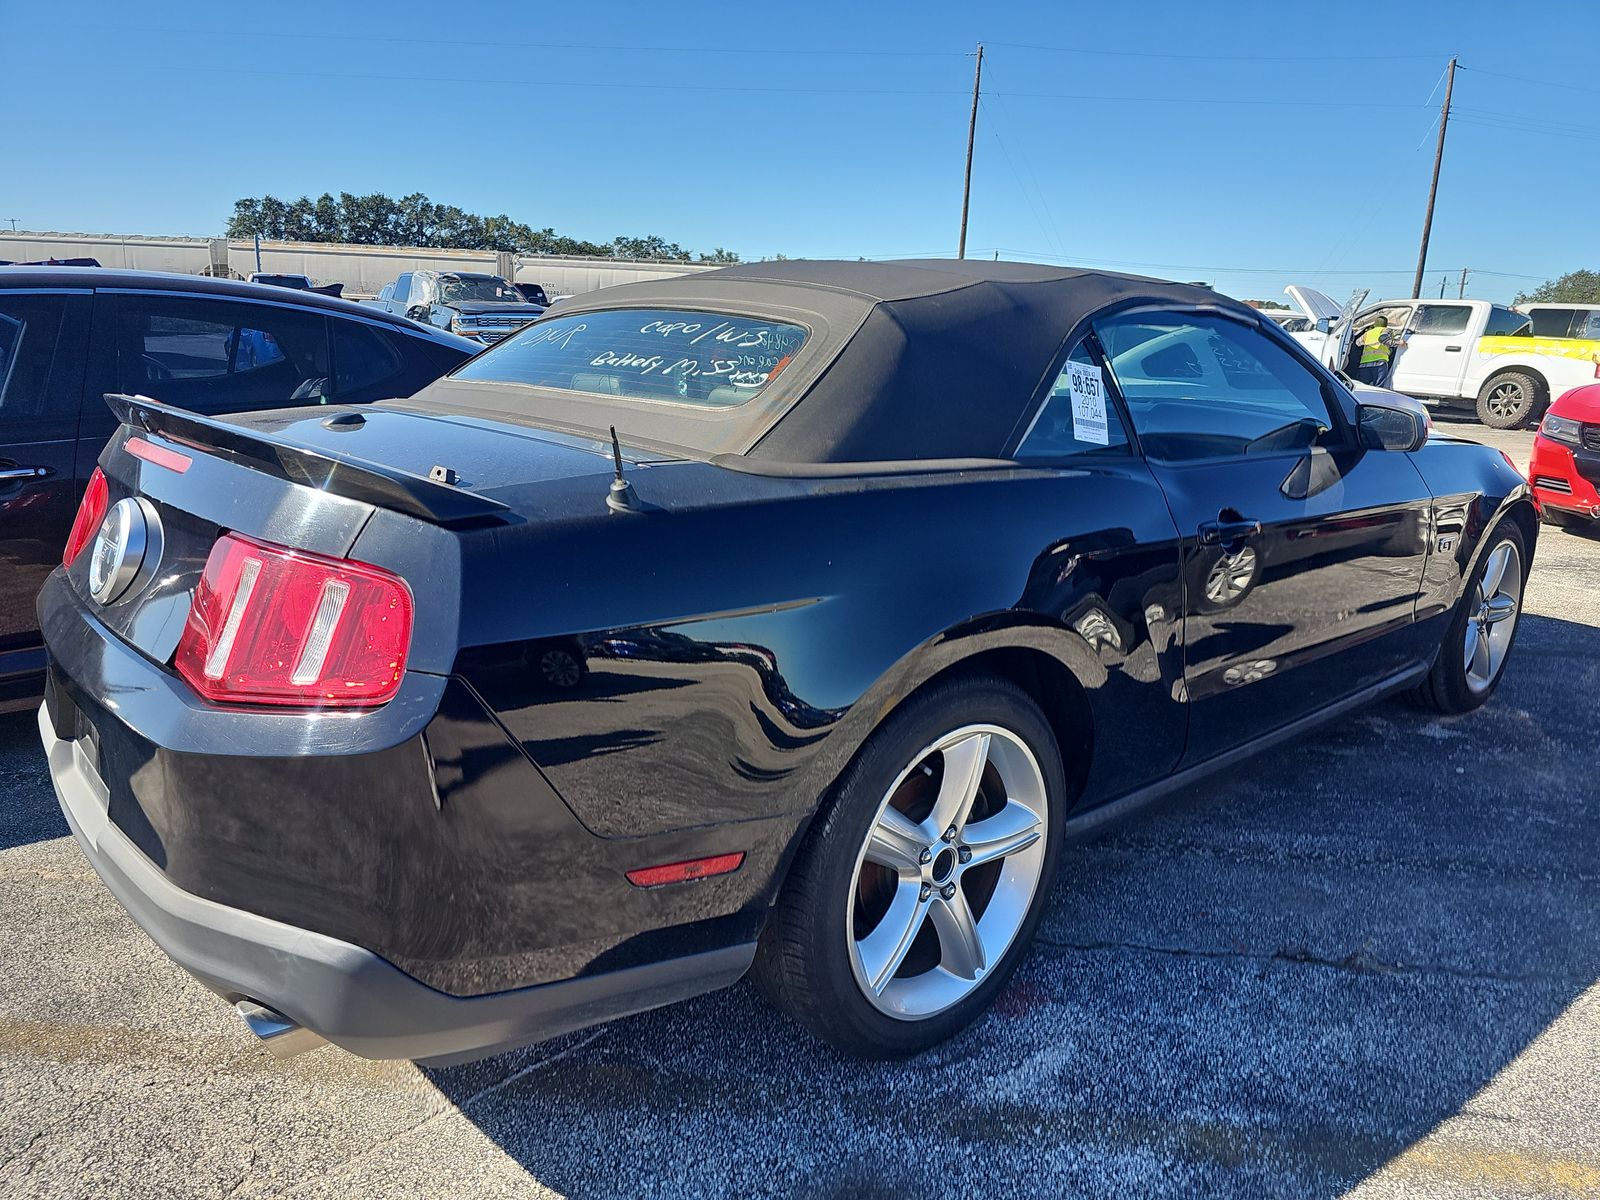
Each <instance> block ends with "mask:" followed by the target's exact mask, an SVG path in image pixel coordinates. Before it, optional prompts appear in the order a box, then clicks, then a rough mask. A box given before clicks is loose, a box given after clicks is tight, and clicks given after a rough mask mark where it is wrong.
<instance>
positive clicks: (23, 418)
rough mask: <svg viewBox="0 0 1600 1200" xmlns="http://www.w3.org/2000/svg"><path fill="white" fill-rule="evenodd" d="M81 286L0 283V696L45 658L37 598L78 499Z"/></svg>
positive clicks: (85, 318)
mask: <svg viewBox="0 0 1600 1200" xmlns="http://www.w3.org/2000/svg"><path fill="white" fill-rule="evenodd" d="M89 308H90V294H89V292H87V291H66V290H62V291H57V290H50V291H43V290H41V291H21V290H9V289H8V290H6V291H0V706H3V705H4V703H5V701H6V699H7V695H6V687H7V682H8V680H15V679H16V678H17V677H18V676H21V675H24V674H30V673H33V672H36V671H38V670H39V669H40V668H41V667H42V666H43V651H42V650H41V649H40V648H39V628H38V625H37V623H36V621H35V618H34V609H33V602H34V598H35V597H36V596H37V595H38V594H39V588H40V587H41V586H42V585H43V583H44V578H45V576H46V575H48V574H49V573H50V571H51V569H52V568H54V567H56V566H58V565H59V564H60V562H61V550H62V547H63V546H65V545H66V541H67V532H68V531H69V530H70V529H71V528H72V517H73V513H74V512H75V511H76V509H77V504H78V494H79V491H80V487H79V480H78V478H77V475H76V472H75V470H74V461H73V460H74V452H75V449H76V445H77V437H78V406H79V402H80V400H81V397H82V394H83V360H84V348H85V343H86V342H87V340H88V326H89Z"/></svg>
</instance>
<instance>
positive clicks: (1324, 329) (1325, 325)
mask: <svg viewBox="0 0 1600 1200" xmlns="http://www.w3.org/2000/svg"><path fill="white" fill-rule="evenodd" d="M1317 332H1318V333H1332V332H1333V322H1332V321H1331V320H1329V319H1328V318H1327V317H1318V318H1317Z"/></svg>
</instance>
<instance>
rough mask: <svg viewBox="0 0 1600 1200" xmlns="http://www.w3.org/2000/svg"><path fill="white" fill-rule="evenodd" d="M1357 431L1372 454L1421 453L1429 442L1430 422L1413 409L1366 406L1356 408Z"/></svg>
mask: <svg viewBox="0 0 1600 1200" xmlns="http://www.w3.org/2000/svg"><path fill="white" fill-rule="evenodd" d="M1356 431H1357V433H1358V435H1359V436H1360V440H1361V444H1362V445H1363V446H1364V447H1366V448H1367V449H1368V450H1400V451H1405V452H1409V451H1412V450H1420V449H1422V447H1423V446H1424V445H1425V444H1426V443H1427V441H1428V418H1427V417H1426V415H1424V414H1422V413H1417V412H1412V411H1411V410H1410V409H1409V408H1391V407H1390V406H1389V405H1387V404H1369V403H1363V404H1359V405H1357V406H1356Z"/></svg>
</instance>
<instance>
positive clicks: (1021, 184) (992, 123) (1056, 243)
mask: <svg viewBox="0 0 1600 1200" xmlns="http://www.w3.org/2000/svg"><path fill="white" fill-rule="evenodd" d="M983 111H984V112H985V113H986V114H988V115H989V132H990V133H991V134H992V135H993V136H994V140H995V141H996V142H997V143H999V146H1000V153H1001V154H1002V155H1004V156H1005V160H1006V166H1008V167H1010V168H1011V175H1012V177H1013V178H1014V179H1015V180H1016V181H1017V191H1019V192H1021V193H1022V198H1023V199H1024V200H1026V201H1027V202H1028V211H1029V212H1031V213H1032V214H1033V219H1034V220H1035V221H1036V222H1038V224H1039V232H1040V233H1042V234H1044V236H1045V238H1046V240H1048V241H1049V242H1050V244H1051V245H1052V246H1053V247H1054V248H1055V250H1056V251H1057V252H1059V251H1060V249H1061V240H1060V238H1058V237H1056V236H1055V234H1053V233H1052V232H1051V231H1050V229H1049V228H1048V227H1047V226H1046V225H1045V221H1044V218H1043V217H1042V216H1040V215H1039V210H1038V208H1037V207H1036V206H1035V205H1034V203H1033V196H1032V194H1030V193H1029V191H1028V183H1027V181H1026V180H1025V179H1023V177H1022V172H1021V171H1019V170H1017V164H1016V161H1015V160H1014V159H1013V158H1012V157H1011V151H1010V149H1009V148H1007V146H1006V140H1005V138H1003V137H1001V136H1000V124H999V122H998V121H996V120H995V119H994V114H993V112H992V111H991V110H990V108H989V106H988V105H987V104H984V105H983ZM1019 153H1020V151H1019ZM1043 198H1044V193H1043V192H1042V191H1041V192H1040V199H1041V200H1042V199H1043Z"/></svg>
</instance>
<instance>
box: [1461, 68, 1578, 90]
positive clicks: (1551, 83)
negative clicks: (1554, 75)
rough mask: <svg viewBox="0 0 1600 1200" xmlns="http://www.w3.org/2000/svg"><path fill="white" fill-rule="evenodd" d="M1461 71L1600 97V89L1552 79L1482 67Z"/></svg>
mask: <svg viewBox="0 0 1600 1200" xmlns="http://www.w3.org/2000/svg"><path fill="white" fill-rule="evenodd" d="M1461 70H1463V71H1471V72H1472V73H1473V74H1474V75H1492V76H1494V78H1496V79H1509V80H1511V81H1512V82H1513V83H1532V84H1537V85H1539V86H1540V87H1553V88H1560V89H1561V90H1562V91H1567V92H1587V93H1589V94H1590V95H1594V96H1600V88H1589V87H1579V86H1578V85H1577V84H1575V83H1557V82H1556V81H1555V80H1553V79H1530V78H1529V77H1528V76H1526V75H1506V74H1504V73H1503V72H1500V71H1485V70H1484V69H1483V68H1482V67H1465V66H1464V67H1462V68H1461Z"/></svg>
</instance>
